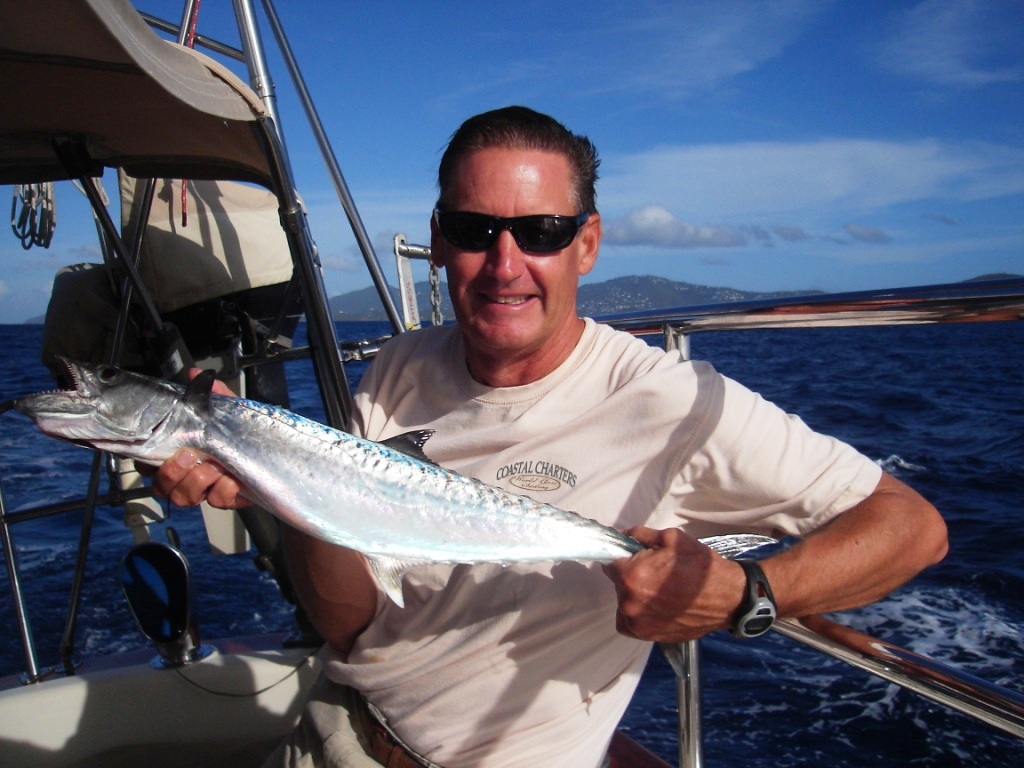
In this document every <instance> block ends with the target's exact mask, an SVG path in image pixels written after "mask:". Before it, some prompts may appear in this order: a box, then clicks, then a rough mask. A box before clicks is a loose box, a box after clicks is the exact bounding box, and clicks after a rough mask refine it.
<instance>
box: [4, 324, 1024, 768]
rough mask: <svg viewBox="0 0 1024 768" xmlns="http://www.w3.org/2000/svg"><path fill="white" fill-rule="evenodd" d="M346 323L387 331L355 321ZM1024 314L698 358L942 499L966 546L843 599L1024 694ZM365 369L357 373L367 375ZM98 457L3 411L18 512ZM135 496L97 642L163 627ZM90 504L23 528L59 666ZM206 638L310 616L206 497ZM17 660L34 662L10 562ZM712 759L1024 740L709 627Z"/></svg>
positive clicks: (758, 345)
mask: <svg viewBox="0 0 1024 768" xmlns="http://www.w3.org/2000/svg"><path fill="white" fill-rule="evenodd" d="M339 328H340V331H339V333H340V335H341V336H342V338H346V339H350V338H359V337H364V336H365V337H372V336H375V335H377V334H379V333H383V332H384V331H385V330H386V327H384V326H381V325H380V324H340V325H339ZM40 334H41V329H40V328H38V327H35V326H0V339H2V344H0V401H2V400H6V399H8V398H11V397H14V396H16V395H20V394H26V393H28V392H35V391H39V390H42V389H47V388H50V387H52V386H53V384H52V381H51V379H50V378H49V375H48V373H47V372H46V370H45V369H44V368H43V367H42V366H41V365H40V364H39V362H38V358H37V355H38V348H39V340H40ZM1022 348H1024V323H983V324H964V325H946V326H907V327H899V328H874V329H871V328H867V329H865V328H840V329H792V330H778V331H742V332H730V333H705V334H701V335H698V336H696V337H695V338H694V339H693V342H692V352H693V356H694V357H696V358H703V359H707V360H710V361H712V362H713V363H714V364H715V365H716V366H717V367H718V368H719V370H721V371H722V372H723V373H725V374H726V375H729V376H732V377H733V378H735V379H737V380H739V381H741V382H743V383H744V384H746V385H747V386H749V387H751V388H752V389H754V390H756V391H758V392H761V393H762V394H763V395H764V396H765V397H767V398H768V399H771V400H774V401H775V402H777V403H779V404H780V405H782V406H783V407H784V408H786V409H787V410H790V411H792V412H795V413H798V414H800V416H801V417H802V418H803V419H804V420H805V421H806V422H807V423H808V424H810V425H811V426H812V427H814V428H816V429H818V430H821V431H824V432H828V433H831V434H834V435H837V436H838V437H841V438H842V439H844V440H846V441H848V442H850V443H852V444H853V445H855V446H856V447H857V448H859V449H860V450H861V451H863V452H864V453H866V454H867V455H868V456H870V457H872V458H873V459H875V460H876V461H878V462H879V463H880V464H882V465H883V466H884V467H885V469H887V470H888V471H890V472H892V473H894V474H895V475H897V476H898V477H900V478H901V479H902V480H903V481H904V482H906V483H908V484H910V485H911V486H913V487H914V488H916V489H917V490H918V491H920V492H921V493H923V494H924V495H925V496H926V497H928V498H929V499H930V500H931V501H932V502H933V503H935V504H936V506H938V507H939V509H940V510H941V511H942V513H943V515H944V516H945V519H946V521H947V523H948V525H949V528H950V539H951V550H950V554H949V555H948V557H947V558H946V560H945V561H944V562H943V563H941V564H940V565H938V566H936V567H934V568H931V569H929V570H928V571H926V572H925V573H924V574H922V575H921V576H919V577H918V578H916V579H915V580H913V581H912V582H910V583H909V584H907V585H906V586H904V587H903V588H901V589H899V590H897V591H896V592H895V593H894V594H893V595H891V596H890V597H889V598H887V599H886V600H884V601H882V602H880V603H877V604H875V605H873V606H869V607H867V608H864V609H860V610H857V611H851V612H847V613H844V614H842V615H841V616H839V617H836V618H838V619H839V620H841V621H842V622H844V623H846V624H848V625H850V626H853V627H855V628H857V629H860V630H862V631H865V632H868V633H869V634H873V635H875V636H877V637H880V638H882V639H884V640H887V641H891V642H895V643H898V644H901V645H904V646H905V647H908V648H910V649H911V650H913V651H916V652H918V653H924V654H926V655H929V656H931V657H933V658H935V659H937V660H940V661H943V662H945V663H948V664H951V665H953V666H956V667H958V668H960V669H963V670H965V671H968V672H970V673H972V674H975V675H977V676H979V677H982V678H984V679H987V680H990V681H992V682H996V683H999V684H1001V685H1005V686H1007V687H1009V688H1012V689H1014V690H1017V691H1024V639H1022V636H1024V632H1022V628H1024V556H1022V552H1024V526H1022V523H1024V512H1022V508H1024V504H1022V502H1024V397H1022V395H1024V360H1022V355H1021V349H1022ZM288 373H289V381H290V386H291V392H292V399H293V402H292V405H293V407H294V408H295V410H298V411H300V412H303V413H305V414H307V415H310V416H313V417H317V416H318V415H319V414H320V413H322V410H321V409H320V406H319V403H318V397H317V394H316V390H315V387H314V386H313V385H312V376H311V374H310V371H309V368H308V365H307V364H306V363H302V362H296V363H289V372H288ZM360 373H361V371H360V369H359V367H358V366H356V367H353V368H351V369H350V375H351V376H352V377H353V378H358V376H359V375H360ZM90 462H91V454H90V453H89V452H87V451H84V450H82V449H79V448H75V447H73V446H69V445H64V444H61V443H58V442H57V441H54V440H50V439H48V438H45V437H43V436H42V435H40V434H39V433H38V432H37V431H36V430H35V428H34V427H33V426H32V425H31V424H30V423H29V422H28V420H27V419H24V418H23V417H21V416H19V415H18V414H15V413H13V412H8V413H5V414H2V415H0V481H2V490H3V492H4V495H5V500H6V505H7V508H8V510H9V511H20V512H24V511H26V510H30V509H32V508H33V507H34V506H36V505H38V504H41V503H43V502H45V501H47V500H53V499H65V498H67V499H70V498H74V497H77V496H79V495H81V494H82V492H83V490H84V487H85V477H86V476H87V473H88V470H89V467H90ZM121 518H122V511H121V510H118V509H110V508H100V509H99V510H98V511H97V517H96V520H95V522H94V526H93V530H92V533H91V540H92V544H93V547H94V548H93V550H92V552H91V554H90V557H89V560H88V564H87V583H86V587H85V590H84V594H83V596H82V606H81V618H80V619H79V622H78V628H77V631H76V633H75V638H76V653H77V655H79V656H85V655H91V654H105V653H112V652H115V651H118V650H122V649H130V648H142V647H145V645H146V643H145V641H144V640H143V639H142V638H141V636H140V635H139V634H138V632H137V630H136V629H135V626H134V623H133V622H132V619H131V617H130V615H129V613H128V609H127V607H126V605H125V603H124V600H123V598H122V596H121V593H120V587H119V583H118V568H119V562H120V558H121V557H122V556H123V554H124V553H125V551H127V549H128V548H129V547H130V546H131V541H130V537H129V534H128V533H127V531H126V530H125V528H124V526H123V523H122V519H121ZM80 523H81V515H80V514H79V513H69V514H65V515H61V516H59V517H50V518H46V519H35V520H31V521H27V522H19V523H17V524H16V525H14V526H13V529H12V532H13V537H14V541H15V545H16V556H17V565H18V568H19V573H20V576H21V581H22V584H23V587H24V590H25V593H26V597H27V600H28V602H29V606H30V607H29V620H30V622H31V627H32V633H33V637H34V639H35V642H36V647H37V655H38V659H39V663H40V665H41V666H47V665H52V664H56V663H57V661H58V658H59V651H58V648H59V642H60V637H61V633H62V631H63V626H64V624H63V622H64V619H63V616H64V614H65V612H66V608H67V604H68V600H69V594H68V591H69V587H70V583H71V581H70V574H71V571H72V569H73V567H74V564H75V560H76V549H77V542H78V537H79V526H80ZM164 527H173V528H174V529H175V531H176V532H177V533H178V535H179V536H180V538H181V540H182V547H183V550H184V551H185V553H186V555H187V556H188V558H189V560H190V562H191V565H192V570H193V575H194V580H195V592H196V603H197V613H198V618H199V624H200V629H201V631H202V634H203V636H204V637H206V638H215V637H222V636H227V635H235V634H250V633H260V632H279V631H290V630H291V628H292V611H291V608H290V607H289V606H288V605H286V604H285V603H283V601H281V600H280V598H279V594H278V590H277V587H276V585H275V583H274V582H273V580H272V579H271V578H270V577H269V576H268V575H267V574H265V573H261V572H259V571H258V570H257V569H256V568H255V566H254V564H253V561H252V557H251V556H250V555H247V554H242V555H232V556H219V557H214V556H212V555H210V554H209V552H208V548H207V547H206V545H205V542H204V534H203V531H202V524H201V522H200V521H199V516H198V515H197V514H196V512H195V511H194V510H183V509H171V510H169V520H168V522H167V523H166V524H165V526H164ZM0 580H2V586H3V588H4V594H3V595H0V675H5V674H10V673H16V672H21V671H23V670H24V669H25V663H24V659H23V655H22V651H21V648H20V643H19V641H18V635H17V632H16V629H15V618H14V609H13V605H12V602H11V600H10V597H9V596H8V594H7V591H6V588H7V579H6V572H5V574H4V575H3V576H0ZM701 654H702V658H703V661H704V667H703V674H704V710H705V749H706V764H707V765H708V766H709V768H713V767H714V766H733V767H735V766H752V767H756V768H761V767H762V766H764V767H765V768H767V766H772V767H773V768H777V767H778V766H820V765H829V766H851V767H852V766H862V765H872V766H877V767H878V768H884V767H887V766H893V767H894V768H895V766H933V767H936V768H939V767H942V768H945V767H946V766H976V765H986V766H1020V765H1024V741H1021V740H1017V739H1013V738H1012V737H1010V736H1007V735H1004V734H1002V733H1001V732H999V731H997V730H995V729H993V728H991V727H989V726H984V725H980V724H976V723H974V722H973V721H971V720H970V719H968V718H967V717H965V716H962V715H959V714H956V713H953V712H951V711H949V710H947V709H946V708H944V707H942V706H940V705H937V704H931V703H928V702H925V701H923V700H921V699H919V698H917V697H915V696H913V695H912V694H909V693H907V692H904V691H901V690H899V689H897V688H896V687H894V686H892V685H889V684H887V683H885V682H884V681H881V680H878V679H876V678H873V677H871V676H870V675H868V674H866V673H863V672H860V671H858V670H855V669H853V668H851V667H848V666H847V665H845V664H843V663H842V662H839V661H834V660H831V659H828V658H826V657H823V656H820V655H818V654H816V653H814V652H812V651H810V650H807V649H805V648H803V647H801V646H798V645H796V644H794V643H793V642H791V641H789V640H786V639H785V638H782V637H780V636H777V635H775V634H774V633H769V635H767V636H765V637H763V638H760V639H757V640H753V641H743V642H741V641H737V640H733V639H732V638H730V637H728V636H724V635H721V636H720V635H713V636H711V637H708V638H705V639H704V640H702V641H701ZM623 728H624V729H626V730H627V731H628V732H629V733H630V734H631V735H633V736H634V738H636V739H637V740H639V741H641V742H642V743H644V744H646V745H647V746H648V747H650V748H652V749H654V750H655V751H656V752H658V753H660V754H662V755H663V756H664V757H666V758H667V759H668V760H669V761H670V762H672V763H673V764H674V763H675V757H676V750H677V739H676V733H677V715H676V698H675V681H674V678H673V675H672V672H671V670H670V669H669V668H668V666H667V664H666V663H665V662H664V661H663V660H662V658H661V657H660V655H659V654H657V653H656V654H655V655H654V656H653V657H652V662H651V665H650V666H649V668H648V670H647V672H646V673H645V676H644V679H643V681H642V683H641V686H640V689H639V691H638V693H637V696H636V698H635V699H634V702H633V705H632V706H631V708H630V711H629V712H628V713H627V715H626V718H625V719H624V721H623Z"/></svg>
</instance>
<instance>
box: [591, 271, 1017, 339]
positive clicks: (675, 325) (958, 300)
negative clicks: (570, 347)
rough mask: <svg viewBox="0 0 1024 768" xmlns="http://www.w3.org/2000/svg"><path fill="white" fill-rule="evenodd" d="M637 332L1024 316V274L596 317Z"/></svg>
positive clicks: (804, 326) (638, 333) (982, 319)
mask: <svg viewBox="0 0 1024 768" xmlns="http://www.w3.org/2000/svg"><path fill="white" fill-rule="evenodd" d="M594 319H595V320H598V321H600V322H602V323H607V324H608V325H611V326H613V327H615V328H619V329H621V330H624V331H629V332H630V333H633V334H636V335H645V334H658V333H664V332H665V331H666V329H671V331H672V332H673V333H676V334H683V335H685V334H690V333H695V332H698V331H737V330H748V329H754V328H812V327H824V326H844V325H907V324H923V323H970V322H984V321H996V320H1021V319H1024V278H1020V277H1010V278H1004V279H995V280H972V281H967V282H963V283H942V284H938V285H926V286H917V287H911V288H893V289H887V290H877V291H857V292H850V293H827V294H824V293H823V294H806V295H801V296H790V297H785V298H774V299H753V300H749V301H731V302H723V303H720V304H705V305H698V306H691V307H675V308H670V309H653V310H642V311H637V312H622V313H615V314H607V315H599V316H595V318H594Z"/></svg>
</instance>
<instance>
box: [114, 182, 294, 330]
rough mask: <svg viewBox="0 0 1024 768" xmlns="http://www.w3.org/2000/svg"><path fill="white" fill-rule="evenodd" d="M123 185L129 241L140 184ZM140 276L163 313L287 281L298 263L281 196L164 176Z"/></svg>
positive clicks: (145, 242)
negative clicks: (284, 226)
mask: <svg viewBox="0 0 1024 768" xmlns="http://www.w3.org/2000/svg"><path fill="white" fill-rule="evenodd" d="M120 181H121V183H120V191H121V220H122V229H123V237H124V238H125V240H126V241H128V242H131V239H132V233H133V231H134V227H135V223H134V222H135V219H136V218H137V217H138V215H139V214H138V212H137V211H135V212H133V210H132V208H133V200H134V196H135V187H136V181H135V179H131V178H129V177H127V176H125V175H124V174H122V175H121V180H120ZM183 183H184V184H185V188H186V195H185V207H186V215H187V218H186V219H185V221H186V222H187V223H186V225H185V226H183V225H182V215H181V185H182V184H183ZM243 255H244V256H243ZM139 275H140V276H141V277H142V282H143V283H145V284H146V287H147V288H148V289H149V292H150V295H151V296H152V297H153V301H154V302H155V303H156V306H157V309H159V310H160V311H161V312H173V311H174V310H177V309H181V308H183V307H187V306H191V305H192V304H197V303H199V302H202V301H206V300H207V299H211V298H214V297H217V296H224V295H225V294H228V293H235V292H238V291H244V290H246V289H249V288H260V287H262V286H265V285H274V284H276V283H283V282H285V281H287V280H289V279H290V278H291V276H292V259H291V255H290V253H289V251H288V242H287V239H286V238H285V234H284V231H283V230H282V229H281V220H280V216H279V215H278V204H277V199H276V198H275V197H274V196H273V195H272V194H271V193H270V192H268V191H267V190H265V189H261V188H259V187H253V186H251V185H247V184H241V183H237V182H224V181H202V180H191V179H190V180H187V181H182V180H181V179H158V180H157V181H156V188H155V190H154V195H153V207H152V209H151V210H150V216H149V225H148V226H147V228H146V235H145V237H144V238H143V246H142V255H141V258H140V262H139Z"/></svg>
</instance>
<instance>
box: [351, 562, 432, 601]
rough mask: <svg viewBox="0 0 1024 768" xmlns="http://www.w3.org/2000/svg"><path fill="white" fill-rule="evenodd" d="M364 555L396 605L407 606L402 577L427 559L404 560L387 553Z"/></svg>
mask: <svg viewBox="0 0 1024 768" xmlns="http://www.w3.org/2000/svg"><path fill="white" fill-rule="evenodd" d="M364 557H365V558H366V562H367V563H368V564H369V566H370V571H371V572H372V573H373V577H374V578H375V579H376V580H377V583H378V584H380V587H381V589H383V590H384V592H385V593H387V596H388V597H390V598H391V601H392V602H393V603H394V604H395V605H397V606H398V607H399V608H405V599H404V598H403V597H402V577H403V576H404V575H405V572H406V571H407V570H409V569H410V568H413V567H415V566H417V565H422V563H423V562H426V561H411V560H402V559H400V558H397V557H387V556H385V555H364Z"/></svg>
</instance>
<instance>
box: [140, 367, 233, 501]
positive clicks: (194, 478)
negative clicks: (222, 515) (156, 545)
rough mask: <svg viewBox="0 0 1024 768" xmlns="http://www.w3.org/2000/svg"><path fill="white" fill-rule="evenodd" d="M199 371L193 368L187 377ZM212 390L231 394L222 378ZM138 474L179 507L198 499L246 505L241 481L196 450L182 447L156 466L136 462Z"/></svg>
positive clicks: (216, 392) (194, 375) (229, 395)
mask: <svg viewBox="0 0 1024 768" xmlns="http://www.w3.org/2000/svg"><path fill="white" fill-rule="evenodd" d="M201 372H202V371H201V370H200V369H199V368H193V369H192V370H190V371H189V379H190V380H191V379H194V378H195V377H196V376H198V375H199V374H200V373H201ZM212 391H213V393H214V394H216V395H225V396H227V397H235V393H234V392H232V391H231V390H230V389H228V386H227V385H226V384H225V383H224V382H222V381H215V382H214V383H213V389H212ZM136 468H137V469H138V471H139V474H141V475H144V476H148V477H151V478H152V481H153V492H154V493H155V494H156V495H157V496H159V497H161V498H164V499H168V500H169V501H170V502H171V503H172V504H175V505H177V506H179V507H192V506H195V505H196V504H198V503H199V502H201V501H206V502H208V503H209V504H210V505H211V506H214V507H219V508H220V509H237V508H238V507H245V506H248V505H249V503H250V502H249V501H248V500H247V499H246V498H245V497H244V495H243V494H242V486H241V484H240V483H239V482H238V481H237V480H236V479H235V478H234V477H232V476H231V475H229V474H228V473H227V472H226V471H225V470H224V468H223V467H222V466H220V464H218V463H217V462H215V461H213V460H212V459H211V458H210V457H209V456H205V455H204V454H202V453H200V452H199V451H196V450H192V449H191V448H182V449H181V450H180V451H178V452H177V453H176V454H174V455H173V456H172V457H171V458H169V459H168V460H167V461H165V462H164V463H163V465H161V466H160V467H158V468H156V469H154V468H153V467H151V466H146V465H143V464H137V465H136Z"/></svg>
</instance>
